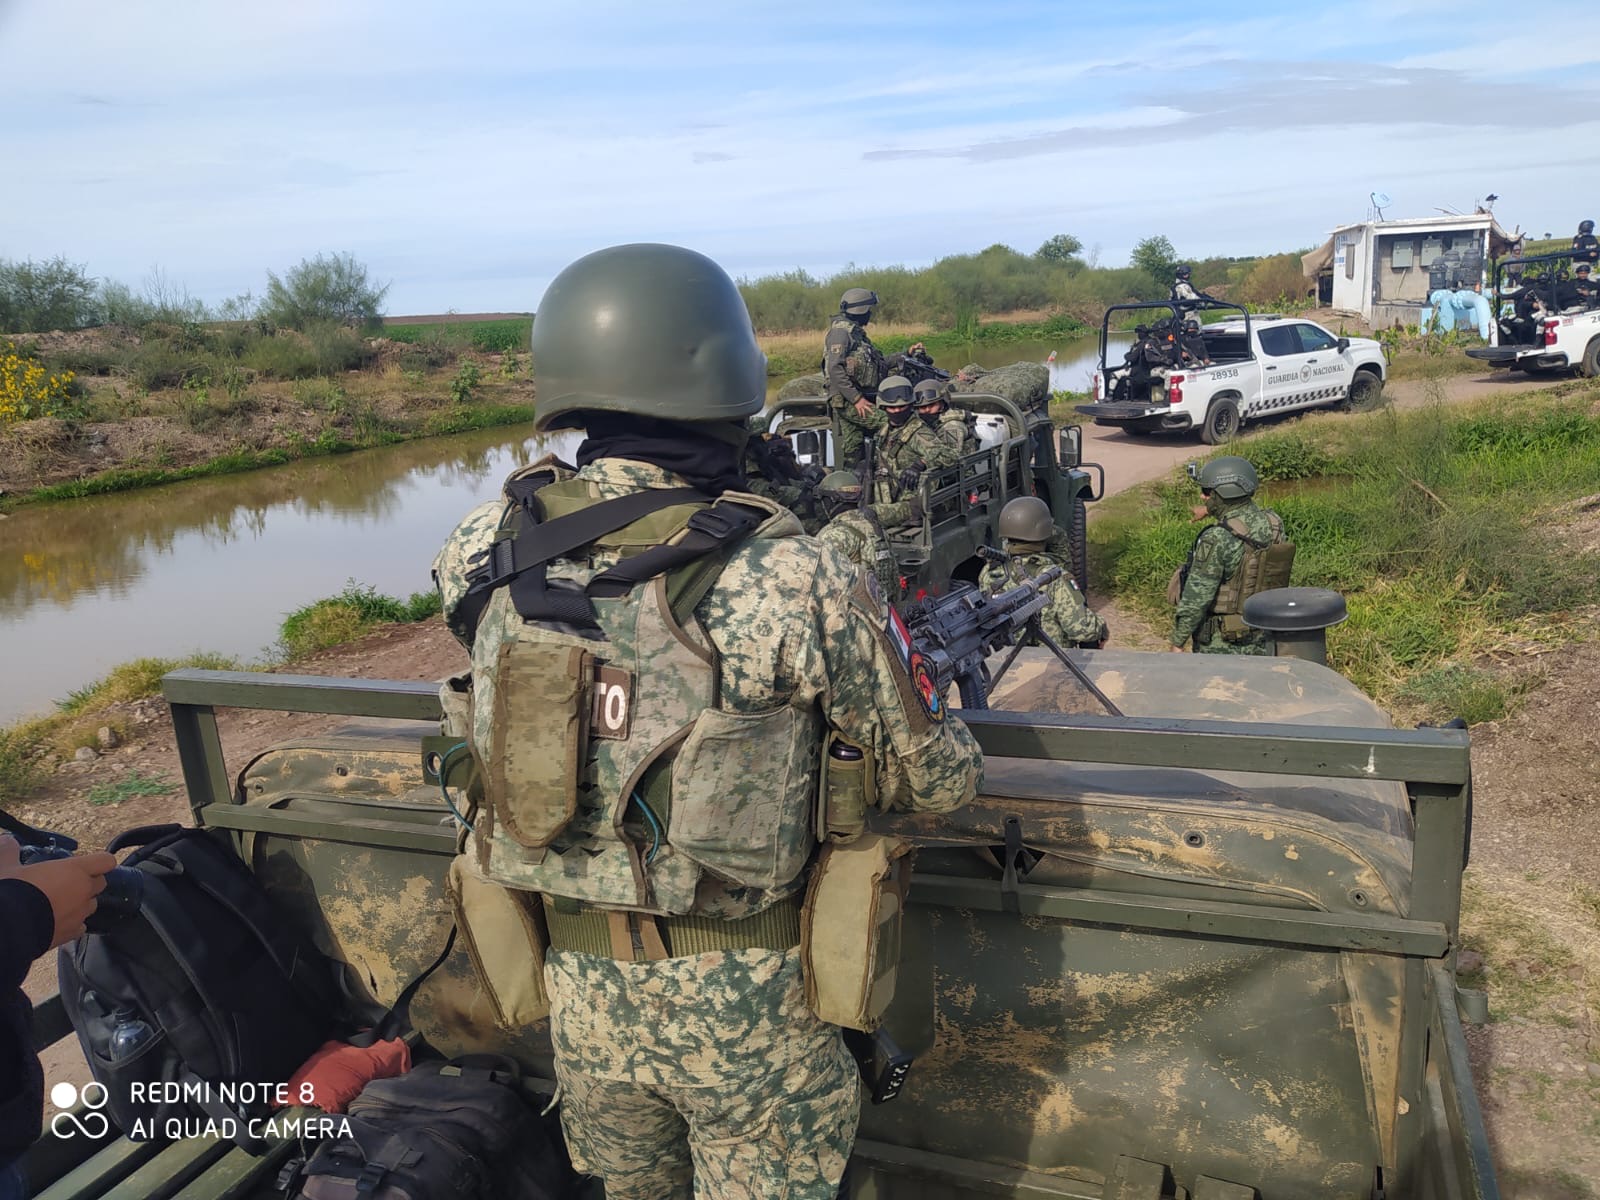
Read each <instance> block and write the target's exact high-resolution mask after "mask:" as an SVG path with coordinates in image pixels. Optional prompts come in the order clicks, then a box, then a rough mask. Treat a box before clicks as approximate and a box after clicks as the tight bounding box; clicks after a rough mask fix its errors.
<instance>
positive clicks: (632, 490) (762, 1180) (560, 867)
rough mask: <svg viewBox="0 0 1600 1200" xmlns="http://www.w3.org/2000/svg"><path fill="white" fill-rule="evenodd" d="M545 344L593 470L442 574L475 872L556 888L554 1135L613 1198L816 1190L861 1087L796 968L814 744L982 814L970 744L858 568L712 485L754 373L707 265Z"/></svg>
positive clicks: (644, 290)
mask: <svg viewBox="0 0 1600 1200" xmlns="http://www.w3.org/2000/svg"><path fill="white" fill-rule="evenodd" d="M600 313H605V314H607V316H608V318H609V319H608V320H606V321H605V322H600V321H598V320H597V319H596V317H597V314H600ZM538 325H539V332H538V333H537V334H535V335H534V340H533V352H534V354H535V355H536V356H537V364H538V365H537V367H536V383H537V387H538V401H537V405H536V416H535V420H534V425H535V428H536V429H538V430H540V431H541V432H543V431H548V430H553V429H566V428H572V427H581V428H583V429H584V430H585V432H586V435H587V436H586V439H585V440H584V442H583V443H582V444H581V445H580V446H579V448H578V451H577V461H578V463H579V469H578V471H577V472H576V474H574V473H573V472H572V471H571V470H570V469H568V468H564V467H563V466H561V465H560V463H559V461H558V460H556V459H554V458H553V457H551V458H546V459H544V460H543V461H542V462H541V463H538V464H535V465H534V466H532V467H527V468H523V469H522V470H520V471H518V472H516V473H514V474H513V475H512V476H511V478H510V479H509V480H508V481H507V485H506V499H505V502H504V503H498V502H497V503H492V504H487V505H484V506H482V507H480V508H479V509H477V510H475V511H474V512H473V513H471V514H469V515H468V517H467V518H466V519H465V520H464V521H463V522H462V524H461V525H460V526H459V527H458V528H457V529H456V531H455V532H454V533H453V534H452V535H451V537H450V539H449V540H448V541H447V542H446V544H445V546H444V548H443V549H442V550H441V551H440V553H439V556H438V558H437V559H436V560H435V562H434V574H435V578H436V579H437V581H438V584H439V589H440V594H441V599H442V601H443V605H444V615H445V619H446V621H447V622H448V623H449V625H450V628H451V630H452V631H453V632H454V633H455V634H456V636H457V637H458V638H460V639H461V640H462V641H463V642H464V643H465V644H466V645H467V646H468V647H469V648H470V650H471V652H472V664H473V669H472V695H471V718H470V732H468V731H458V732H467V734H468V740H469V744H470V745H471V747H472V750H473V756H474V759H475V761H476V764H477V768H478V778H479V779H480V780H482V781H483V782H482V785H481V786H482V788H483V792H484V795H483V799H482V803H481V807H480V812H479V817H478V819H477V821H476V824H475V825H474V827H473V829H472V831H471V837H470V845H469V848H468V852H467V853H466V854H465V855H464V856H463V862H466V863H471V864H476V865H474V866H472V867H471V868H470V869H471V870H476V871H481V872H482V873H483V875H484V877H485V878H487V879H488V880H490V881H492V882H493V883H498V884H500V885H503V886H509V887H512V888H520V889H523V890H524V891H527V892H537V893H542V895H543V900H542V905H543V910H544V915H545V919H546V922H547V924H548V931H549V950H548V953H547V956H546V967H545V974H544V982H545V985H546V989H547V991H548V993H549V997H550V1006H551V1007H550V1035H551V1040H552V1042H553V1045H554V1051H555V1070H556V1076H557V1079H558V1081H559V1083H560V1085H561V1096H562V1101H561V1121H562V1127H563V1130H564V1132H565V1134H566V1138H567V1145H568V1148H569V1150H570V1151H571V1154H572V1160H573V1163H574V1165H575V1166H577V1167H578V1169H579V1170H581V1171H585V1172H587V1173H589V1174H593V1175H599V1176H601V1177H603V1178H604V1180H605V1191H606V1195H607V1196H608V1197H610V1198H611V1200H657V1198H659V1197H669V1198H671V1200H688V1198H689V1197H690V1196H691V1193H692V1194H693V1195H694V1196H696V1197H702V1198H704V1197H709V1198H712V1200H720V1198H726V1197H733V1196H738V1197H760V1198H766V1197H773V1198H776V1197H779V1196H793V1197H813V1198H815V1200H823V1198H825V1197H826V1198H829V1200H831V1198H832V1197H833V1196H834V1194H835V1193H836V1191H837V1189H838V1186H839V1180H840V1176H841V1175H842V1173H843V1171H844V1165H845V1161H846V1159H847V1157H848V1155H849V1153H850V1148H851V1145H852V1143H853V1141H854V1135H855V1127H856V1118H857V1115H858V1105H859V1087H858V1085H857V1081H856V1078H855V1076H856V1067H855V1064H854V1062H853V1060H852V1058H851V1055H850V1054H849V1052H848V1051H847V1050H846V1049H845V1046H844V1044H843V1040H842V1038H841V1036H840V1032H839V1029H838V1028H837V1027H836V1026H833V1025H829V1024H825V1023H824V1022H822V1021H821V1020H819V1019H818V1018H817V1017H815V1016H814V1015H813V1014H812V1013H811V1011H810V1010H809V1009H808V1008H807V1006H806V1004H807V1002H806V991H807V989H806V981H805V979H804V977H803V974H802V968H801V961H800V956H799V952H798V949H797V947H798V946H799V943H800V941H801V938H800V919H801V913H800V893H801V891H802V889H803V887H804V884H805V880H806V877H807V869H808V866H809V863H810V861H811V858H812V854H813V851H814V850H815V849H816V845H817V836H816V829H815V820H816V817H815V811H814V808H815V799H816V795H817V790H818V780H817V775H818V772H819V771H820V769H821V768H820V765H819V764H820V763H821V760H822V747H823V744H824V739H825V738H826V737H828V736H829V731H830V730H832V731H836V736H842V737H844V738H847V739H848V740H849V741H850V742H851V743H853V744H854V745H856V746H858V747H861V748H864V750H865V752H866V753H867V754H868V755H871V756H872V757H873V764H874V766H875V768H876V780H877V785H876V787H877V790H876V794H875V795H873V796H871V797H870V801H871V802H874V803H876V804H877V805H879V806H880V807H884V808H898V809H907V810H925V811H941V812H942V811H948V810H950V809H952V808H955V807H957V806H958V805H960V804H963V803H965V802H967V801H969V800H971V799H972V797H973V795H974V793H975V789H976V787H977V783H978V779H979V776H980V771H981V765H982V757H981V754H980V752H979V750H978V748H977V745H976V743H975V742H974V741H973V739H972V736H971V734H970V733H969V732H968V731H967V730H966V728H965V727H964V726H963V725H961V724H960V723H959V722H958V721H956V720H955V719H954V718H950V717H948V716H947V714H946V712H945V710H944V709H943V708H942V707H941V706H939V705H938V704H937V702H936V698H935V699H934V700H933V701H925V699H924V697H923V694H922V692H920V691H919V690H918V688H917V687H915V686H914V685H913V680H912V678H911V676H910V673H909V670H910V663H909V655H908V654H907V653H906V652H904V651H903V649H902V648H901V646H900V645H899V644H898V642H897V641H896V640H895V639H894V638H893V637H891V635H890V633H889V632H888V630H887V627H886V620H887V614H886V612H885V609H884V606H883V604H882V602H881V600H880V599H878V597H877V596H876V594H875V591H874V589H873V588H872V587H871V586H870V584H869V582H868V580H867V578H866V577H865V576H863V575H861V574H860V573H858V572H853V571H851V569H850V568H849V566H848V564H847V563H846V562H845V561H844V560H843V559H842V558H841V557H840V556H839V555H838V554H837V553H835V552H834V551H832V550H830V549H829V548H827V547H825V546H822V545H820V544H819V543H817V542H816V541H814V540H813V539H811V538H807V537H804V536H802V535H801V533H800V527H799V525H798V523H797V522H796V521H795V519H794V517H793V516H792V515H791V514H789V513H787V512H785V511H783V510H782V509H781V508H779V507H778V506H777V505H776V504H773V503H771V502H770V501H764V500H761V499H759V498H757V497H755V496H750V495H747V494H743V493H739V492H731V493H730V492H729V489H730V488H732V487H734V486H735V485H736V484H737V482H738V481H739V478H740V476H739V459H740V455H741V453H742V450H743V446H744V439H745V437H746V436H747V433H748V430H747V427H746V424H745V420H746V418H747V417H748V416H750V415H751V414H752V413H755V412H757V411H758V410H759V409H760V408H761V406H762V402H763V398H764V396H765V393H766V365H765V360H764V358H763V356H762V353H761V350H760V348H759V347H758V346H757V344H756V341H755V336H754V333H753V332H752V329H751V323H750V316H749V313H748V312H747V310H746V309H745V306H744V303H743V301H742V300H741V298H740V296H739V291H738V289H737V288H736V287H735V286H734V283H733V281H732V280H731V279H730V278H729V277H728V276H727V274H726V273H724V272H723V270H722V269H721V268H720V267H719V266H717V264H716V263H714V262H712V261H711V260H710V259H708V258H706V257H704V256H703V255H700V254H696V253H694V252H693V251H690V250H685V249H682V248H679V247H676V246H662V245H630V246H616V247H612V248H610V249H608V250H601V251H599V252H597V253H594V254H590V255H588V256H587V257H585V258H582V259H579V260H578V261H577V262H575V263H573V264H572V265H571V266H569V267H567V268H566V269H565V270H564V271H562V272H561V273H560V274H559V275H558V276H557V277H556V278H555V280H554V281H553V282H552V283H551V284H550V287H549V290H548V291H546V293H545V296H544V300H543V302H542V303H541V304H540V305H539V322H538ZM629 364H638V365H636V366H630V365H629ZM713 497H721V498H720V499H719V500H717V501H716V502H714V503H713V499H712V498H713ZM497 531H498V533H497ZM508 535H509V536H508ZM491 547H493V548H494V553H492V554H487V553H486V552H487V551H489V550H490V548H491ZM641 584H642V585H643V586H640V585H641ZM597 659H598V660H599V665H596V660H597ZM569 685H570V686H569ZM602 696H603V697H604V703H603V704H600V705H598V706H596V704H595V702H594V699H595V698H597V697H602ZM596 714H598V715H596ZM563 763H564V764H569V765H568V766H566V767H564V768H563V767H561V766H559V765H558V766H555V767H552V765H551V764H563ZM574 770H575V771H576V772H577V777H576V778H573V777H572V772H573V771H574Z"/></svg>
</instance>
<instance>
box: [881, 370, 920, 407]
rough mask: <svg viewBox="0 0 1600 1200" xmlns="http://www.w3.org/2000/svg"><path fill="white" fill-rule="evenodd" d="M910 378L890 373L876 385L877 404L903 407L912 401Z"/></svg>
mask: <svg viewBox="0 0 1600 1200" xmlns="http://www.w3.org/2000/svg"><path fill="white" fill-rule="evenodd" d="M912 399H913V397H912V395H911V380H909V379H907V378H906V377H905V376H904V375H891V376H889V378H887V379H885V380H884V381H883V382H882V383H880V384H879V385H878V404H879V406H880V407H882V408H903V407H905V406H906V405H908V404H910V403H911V402H912Z"/></svg>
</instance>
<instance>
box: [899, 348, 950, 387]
mask: <svg viewBox="0 0 1600 1200" xmlns="http://www.w3.org/2000/svg"><path fill="white" fill-rule="evenodd" d="M884 363H885V365H886V366H887V367H888V369H889V372H890V373H891V374H895V375H904V376H905V377H906V378H907V379H908V380H910V381H911V386H912V387H915V386H916V385H917V384H919V383H921V382H922V381H923V380H924V379H937V380H938V381H939V382H940V383H948V382H949V381H950V372H949V371H946V370H945V369H944V368H943V367H936V366H934V365H933V358H932V356H930V355H929V354H928V352H927V351H926V350H920V351H917V352H915V353H913V352H912V351H910V350H906V351H903V352H902V353H899V354H891V355H889V357H888V358H886V359H885V360H884Z"/></svg>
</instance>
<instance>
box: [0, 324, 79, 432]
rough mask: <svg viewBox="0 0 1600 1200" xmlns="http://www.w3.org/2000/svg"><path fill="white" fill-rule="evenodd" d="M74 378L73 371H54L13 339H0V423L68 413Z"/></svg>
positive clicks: (73, 390)
mask: <svg viewBox="0 0 1600 1200" xmlns="http://www.w3.org/2000/svg"><path fill="white" fill-rule="evenodd" d="M73 381H74V376H73V373H72V372H71V371H63V372H61V373H59V374H57V373H53V372H51V371H49V370H47V369H46V368H45V365H44V364H43V363H41V362H40V361H39V360H38V359H36V358H33V357H31V356H30V355H27V354H25V353H23V352H22V351H21V350H19V349H18V348H17V347H16V346H15V345H13V344H11V343H10V342H0V425H10V424H12V423H13V422H16V421H27V420H31V419H32V418H34V417H59V416H66V415H68V413H70V412H71V410H72V400H73V397H74V394H75V392H76V389H75V388H74V386H73Z"/></svg>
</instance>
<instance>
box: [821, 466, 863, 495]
mask: <svg viewBox="0 0 1600 1200" xmlns="http://www.w3.org/2000/svg"><path fill="white" fill-rule="evenodd" d="M817 495H819V496H821V497H822V498H823V499H824V500H855V499H856V498H857V497H859V496H860V495H861V479H860V477H859V476H857V475H853V474H851V473H850V472H849V471H829V472H828V473H827V474H826V475H824V476H823V477H822V482H821V483H819V484H817Z"/></svg>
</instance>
